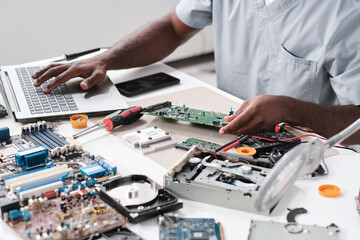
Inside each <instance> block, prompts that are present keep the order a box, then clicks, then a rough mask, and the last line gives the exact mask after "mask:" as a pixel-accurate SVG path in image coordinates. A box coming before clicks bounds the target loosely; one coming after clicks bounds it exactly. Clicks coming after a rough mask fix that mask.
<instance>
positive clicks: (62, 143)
mask: <svg viewBox="0 0 360 240" xmlns="http://www.w3.org/2000/svg"><path fill="white" fill-rule="evenodd" d="M41 133H42V134H44V135H45V136H47V137H48V138H49V139H51V140H53V141H54V142H56V143H57V144H58V145H59V146H64V145H67V143H64V141H60V140H58V139H57V138H55V137H54V136H53V135H51V134H50V133H48V132H47V131H41Z"/></svg>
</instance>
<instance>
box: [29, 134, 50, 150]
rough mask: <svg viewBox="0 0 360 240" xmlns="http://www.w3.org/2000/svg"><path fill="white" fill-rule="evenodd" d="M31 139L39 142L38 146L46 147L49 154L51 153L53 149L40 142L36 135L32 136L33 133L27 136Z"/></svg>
mask: <svg viewBox="0 0 360 240" xmlns="http://www.w3.org/2000/svg"><path fill="white" fill-rule="evenodd" d="M27 135H28V136H29V137H31V139H33V140H34V141H35V142H37V143H38V144H40V146H42V147H44V148H45V149H47V150H48V151H49V152H51V148H50V147H49V146H48V145H46V144H45V143H43V142H42V141H40V139H38V138H37V137H35V136H34V135H32V134H31V133H28V134H27Z"/></svg>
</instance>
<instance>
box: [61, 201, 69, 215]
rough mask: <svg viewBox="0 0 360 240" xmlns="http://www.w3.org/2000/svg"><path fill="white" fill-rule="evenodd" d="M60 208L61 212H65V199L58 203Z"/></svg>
mask: <svg viewBox="0 0 360 240" xmlns="http://www.w3.org/2000/svg"><path fill="white" fill-rule="evenodd" d="M60 209H61V211H62V212H63V213H66V211H67V207H66V202H65V201H63V202H61V203H60Z"/></svg>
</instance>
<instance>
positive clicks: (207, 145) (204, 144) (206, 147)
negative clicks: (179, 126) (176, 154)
mask: <svg viewBox="0 0 360 240" xmlns="http://www.w3.org/2000/svg"><path fill="white" fill-rule="evenodd" d="M194 145H195V146H197V147H198V148H199V149H201V150H203V151H210V152H215V150H216V149H218V148H219V147H221V145H220V144H217V143H213V142H208V141H204V140H201V139H197V138H188V139H186V140H185V141H183V142H182V143H178V144H176V145H175V147H176V148H180V149H184V150H189V149H190V148H191V147H192V146H194Z"/></svg>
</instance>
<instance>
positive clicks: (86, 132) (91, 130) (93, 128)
mask: <svg viewBox="0 0 360 240" xmlns="http://www.w3.org/2000/svg"><path fill="white" fill-rule="evenodd" d="M106 126H107V125H102V126H98V125H94V126H92V127H90V128H88V129H86V131H82V132H79V133H77V134H75V135H73V138H74V139H77V138H79V137H80V136H82V135H85V134H88V133H91V132H94V131H96V130H98V129H100V128H105V127H106Z"/></svg>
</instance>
